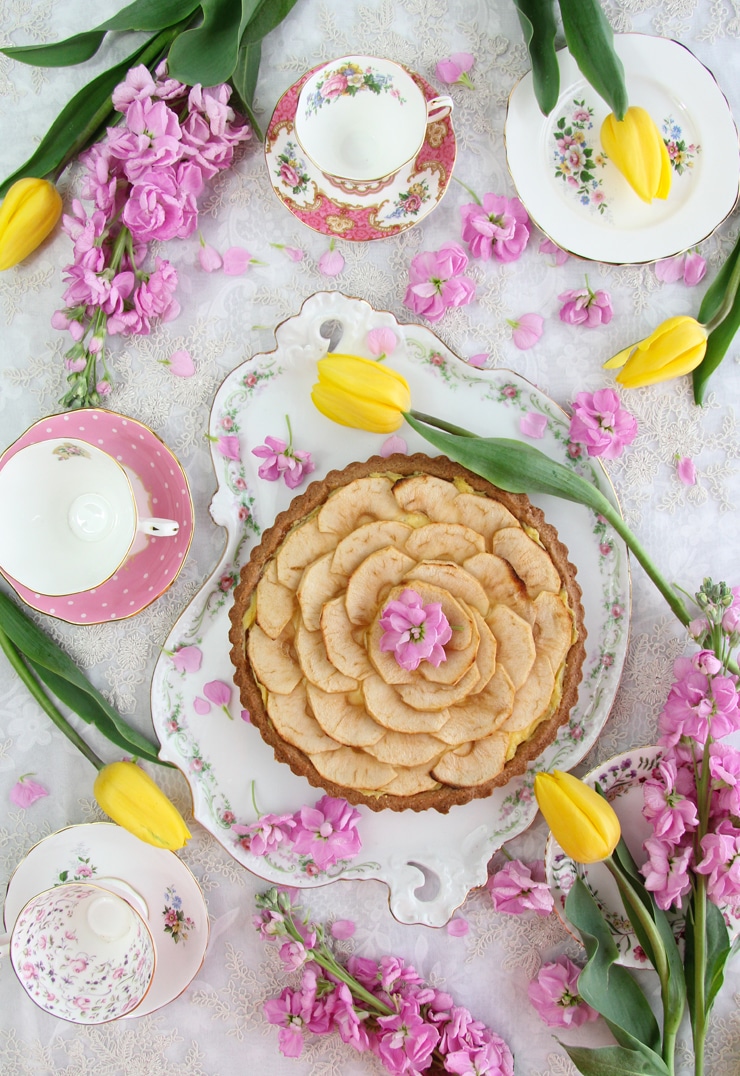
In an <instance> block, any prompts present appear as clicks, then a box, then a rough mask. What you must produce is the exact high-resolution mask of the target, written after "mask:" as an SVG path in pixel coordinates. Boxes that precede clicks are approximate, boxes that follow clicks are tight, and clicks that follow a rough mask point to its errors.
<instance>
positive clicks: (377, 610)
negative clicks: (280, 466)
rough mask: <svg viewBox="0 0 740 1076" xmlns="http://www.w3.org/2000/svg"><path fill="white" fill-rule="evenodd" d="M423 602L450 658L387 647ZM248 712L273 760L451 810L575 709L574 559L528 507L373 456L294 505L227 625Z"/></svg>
mask: <svg viewBox="0 0 740 1076" xmlns="http://www.w3.org/2000/svg"><path fill="white" fill-rule="evenodd" d="M409 589H411V590H413V591H414V592H415V594H416V595H418V596H419V597H420V599H421V600H422V601H423V602H424V603H438V604H439V605H440V606H441V609H442V612H443V614H444V616H445V617H446V619H447V622H448V624H449V625H450V627H451V629H452V631H451V637H450V638H449V641H448V642H447V643H446V645H445V647H444V650H445V659H444V660H442V661H441V662H440V663H439V665H437V666H435V665H434V664H432V663H430V662H429V661H421V662H420V664H419V665H418V667H417V668H416V669H413V670H410V669H407V668H404V667H402V665H401V664H399V662H398V660H397V657H396V655H395V654H394V653H393V652H392V651H388V650H384V649H381V640H382V638H383V628H382V626H381V623H380V621H381V618H382V616H383V611H384V610H385V609H386V607H387V606H388V603H389V602H392V601H394V600H395V599H397V598H399V597H400V596H401V595H402V594H403V593H404V591H408V590H409ZM231 620H232V629H231V633H230V638H231V642H232V644H233V648H232V655H231V656H232V661H233V663H234V665H235V668H236V681H237V683H238V685H239V687H240V690H241V696H242V702H243V704H244V705H245V706H246V707H247V709H248V710H249V711H250V715H251V720H252V723H253V724H254V725H256V726H257V727H258V728H259V730H260V732H261V733H262V735H263V737H264V739H265V740H266V741H267V742H268V743H270V744H271V745H272V746H273V748H274V750H275V754H276V757H277V758H278V759H279V760H280V761H284V762H287V763H288V764H289V765H290V766H291V768H292V769H293V770H294V772H296V773H299V774H303V775H305V776H306V777H307V778H308V780H309V782H310V783H311V784H313V785H317V786H319V787H322V788H324V789H325V790H326V791H328V792H329V793H330V794H332V795H338V796H343V797H344V798H346V799H347V800H349V801H350V802H352V803H360V802H362V803H366V804H367V805H368V806H370V807H372V808H373V809H376V810H377V809H382V808H386V807H391V808H393V809H396V810H401V809H405V808H412V809H416V810H422V809H426V808H428V807H435V808H437V809H438V810H441V811H446V810H448V809H449V807H450V806H451V805H453V804H455V803H463V802H466V801H467V800H469V799H472V798H474V797H476V798H477V797H479V796H483V795H488V794H489V793H490V791H491V790H492V789H493V788H495V787H497V786H498V785H501V784H504V783H505V782H506V781H508V780H509V779H510V777H511V776H513V775H514V774H515V773H522V772H523V771H524V769H525V767H526V765H527V762H528V761H529V760H530V759H531V758H534V757H535V756H536V755H537V754H538V753H539V752H540V751H542V749H543V748H544V747H545V745H546V744H547V743H549V742H551V740H552V739H553V738H554V736H555V735H556V733H557V729H558V727H559V726H560V725H561V724H562V723H563V722H564V721H565V720H567V717H568V713H569V711H570V709H571V707H572V705H573V704H574V702H575V699H576V695H577V685H578V682H579V680H580V676H581V666H582V662H583V658H584V647H583V639H584V637H585V630H584V628H583V611H582V608H581V604H580V589H579V587H578V585H577V583H576V582H575V569H574V568H573V566H572V565H571V564H570V563H569V562H568V559H567V550H566V549H565V547H564V546H563V545H562V543H560V541H559V540H558V538H557V534H556V532H555V531H554V529H553V528H552V527H551V526H550V525H549V524H547V523H546V522H545V520H544V517H543V515H542V513H541V511H540V510H539V509H537V508H535V507H534V506H533V505H532V504H531V502H530V501H529V500H528V498H526V497H523V496H518V495H513V494H507V493H504V492H502V491H501V490H498V489H496V487H494V486H492V485H491V484H490V483H488V482H486V481H485V480H484V479H482V478H480V477H479V476H477V475H474V474H472V473H471V472H469V471H467V470H466V469H465V468H463V467H460V466H459V465H457V464H454V463H451V462H450V461H449V460H447V459H445V458H444V457H436V458H430V457H427V456H421V455H419V456H410V457H409V456H392V457H390V458H389V459H383V458H381V457H374V458H373V459H371V460H369V461H367V462H365V463H362V464H352V465H350V467H349V468H345V470H344V471H335V472H331V473H330V474H329V475H328V476H327V478H326V479H325V480H324V481H323V482H314V483H312V485H311V486H309V487H308V489H307V490H306V492H305V493H304V494H302V495H300V496H299V497H297V498H296V499H295V500H294V501H293V503H292V504H291V506H290V509H289V510H288V511H287V512H284V513H282V514H281V516H279V517H278V519H277V520H276V522H275V526H274V527H272V528H270V529H269V530H268V531H266V532H265V533H264V535H263V538H262V541H261V543H260V545H258V546H257V547H256V548H255V549H254V550H253V553H252V557H251V559H250V562H249V563H248V564H247V565H246V566H245V567H244V569H243V572H242V578H241V581H240V583H239V585H238V587H237V590H236V594H235V604H234V607H233V609H232V611H231Z"/></svg>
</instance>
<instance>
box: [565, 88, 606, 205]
mask: <svg viewBox="0 0 740 1076" xmlns="http://www.w3.org/2000/svg"><path fill="white" fill-rule="evenodd" d="M593 115H594V110H593V108H591V107H590V106H589V105H587V104H586V102H585V100H580V101H578V100H574V101H573V107H572V108H571V109H570V110H569V111H568V113H566V114H565V115H563V116H560V117H558V119H557V121H556V123H555V130H554V131H553V137H554V139H555V149H554V151H553V160H554V164H555V177H556V179H562V181H563V183H565V184H567V186H568V187H570V188H572V191H573V194H574V195H575V197H576V198H577V199H578V201H579V202H580V203H581V205H583V206H586V207H588V208H589V209H595V210H597V211H598V212H599V213H604V212H605V210H606V209H607V208H608V206H607V202H606V199H605V197H604V192H603V190H602V184H603V180H602V179H600V178H598V177H597V175H596V169H597V168H603V167H604V166H605V164H606V161H607V157H606V154H604V153H603V152H601V150H598V151H596V152H594V147H593V146H591V145H589V143H588V141H587V132H588V131H591V130H592V129H593V126H594V122H593Z"/></svg>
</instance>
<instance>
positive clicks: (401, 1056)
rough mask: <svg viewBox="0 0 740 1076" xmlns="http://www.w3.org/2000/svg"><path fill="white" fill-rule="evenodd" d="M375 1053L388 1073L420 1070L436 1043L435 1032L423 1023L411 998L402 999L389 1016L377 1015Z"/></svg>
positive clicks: (437, 1040)
mask: <svg viewBox="0 0 740 1076" xmlns="http://www.w3.org/2000/svg"><path fill="white" fill-rule="evenodd" d="M377 1022H378V1033H377V1034H378V1038H377V1046H376V1047H375V1052H376V1053H377V1055H378V1057H379V1058H380V1060H381V1061H382V1062H383V1064H384V1065H385V1067H386V1068H387V1069H388V1071H389V1072H391V1073H394V1074H398V1076H402V1074H403V1073H407V1072H408V1073H412V1072H419V1073H420V1072H423V1070H424V1069H425V1068H427V1066H428V1065H429V1063H430V1061H431V1059H432V1053H433V1051H434V1047H435V1046H436V1045H437V1043H438V1042H439V1031H437V1029H436V1027H434V1025H433V1024H430V1023H427V1021H426V1020H424V1018H423V1017H422V1016H421V1014H420V1012H419V1006H418V1004H417V1002H416V1001H415V1000H414V999H413V998H403V999H402V1000H401V1003H400V1009H399V1012H398V1013H397V1014H394V1015H393V1016H379V1017H378V1021H377Z"/></svg>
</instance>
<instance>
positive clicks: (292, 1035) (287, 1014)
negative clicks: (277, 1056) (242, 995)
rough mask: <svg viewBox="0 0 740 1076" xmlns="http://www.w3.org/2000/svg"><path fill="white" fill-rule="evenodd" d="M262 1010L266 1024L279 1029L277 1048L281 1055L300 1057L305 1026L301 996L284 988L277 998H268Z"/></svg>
mask: <svg viewBox="0 0 740 1076" xmlns="http://www.w3.org/2000/svg"><path fill="white" fill-rule="evenodd" d="M263 1010H264V1013H265V1017H266V1019H267V1022H268V1024H277V1025H278V1026H279V1027H280V1032H279V1034H278V1046H279V1047H280V1052H281V1054H282V1055H283V1056H284V1057H300V1055H301V1051H302V1050H303V1028H304V1026H305V1024H306V1012H305V1007H304V1003H303V997H302V995H301V994H300V993H299V992H298V991H295V990H291V989H290V987H289V986H286V987H285V989H284V990H283V991H282V993H281V994H280V997H279V998H270V999H268V1000H267V1001H266V1002H265V1003H264V1006H263Z"/></svg>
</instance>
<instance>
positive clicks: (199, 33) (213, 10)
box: [167, 0, 258, 86]
mask: <svg viewBox="0 0 740 1076" xmlns="http://www.w3.org/2000/svg"><path fill="white" fill-rule="evenodd" d="M257 3H258V0H242V3H238V2H237V0H201V7H202V8H203V22H202V23H201V24H200V26H195V27H193V28H192V29H191V30H184V31H183V33H181V34H180V35H179V36H178V37H177V39H176V40H175V41H173V43H172V47H171V48H170V52H169V56H168V60H167V68H168V71H169V74H170V76H171V77H172V78H176V79H179V80H180V82H184V83H186V85H188V86H195V85H196V84H198V83H200V85H201V86H215V85H216V84H217V83H219V82H227V81H228V80H229V79H230V78H231V76H232V74H233V72H234V68H235V67H236V61H237V55H238V52H239V42H240V39H241V34H242V31H243V28H244V26H245V25H246V21H247V19H248V18H249V17H250V16H251V14H252V12H253V11H254V10H255V8H256V7H257Z"/></svg>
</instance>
